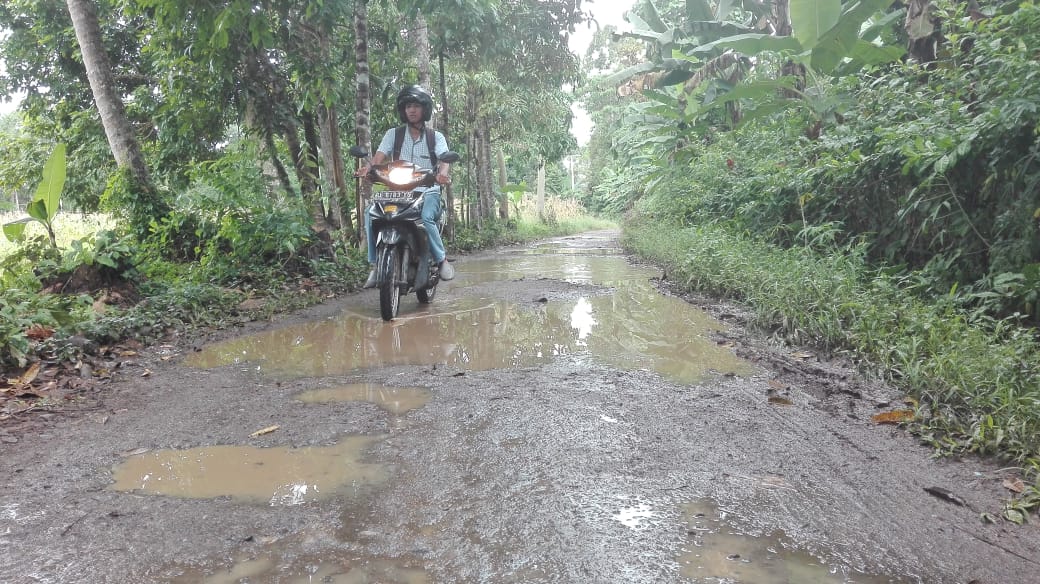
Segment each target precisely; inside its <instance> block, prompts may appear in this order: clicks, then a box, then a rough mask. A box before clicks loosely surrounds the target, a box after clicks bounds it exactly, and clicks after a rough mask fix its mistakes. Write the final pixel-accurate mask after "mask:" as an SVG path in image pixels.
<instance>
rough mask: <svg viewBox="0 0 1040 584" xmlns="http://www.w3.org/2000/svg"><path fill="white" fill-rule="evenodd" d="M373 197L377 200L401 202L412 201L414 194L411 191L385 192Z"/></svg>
mask: <svg viewBox="0 0 1040 584" xmlns="http://www.w3.org/2000/svg"><path fill="white" fill-rule="evenodd" d="M373 197H374V198H376V199H379V200H381V201H401V200H404V199H411V198H412V192H411V191H383V192H380V193H375V194H374V195H373Z"/></svg>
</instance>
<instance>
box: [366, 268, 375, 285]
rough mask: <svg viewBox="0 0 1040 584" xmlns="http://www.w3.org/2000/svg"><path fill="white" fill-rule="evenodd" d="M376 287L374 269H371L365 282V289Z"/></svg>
mask: <svg viewBox="0 0 1040 584" xmlns="http://www.w3.org/2000/svg"><path fill="white" fill-rule="evenodd" d="M375 287H376V269H375V268H374V267H373V268H372V271H371V272H369V273H368V279H367V280H365V288H375Z"/></svg>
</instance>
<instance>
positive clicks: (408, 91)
mask: <svg viewBox="0 0 1040 584" xmlns="http://www.w3.org/2000/svg"><path fill="white" fill-rule="evenodd" d="M410 103H417V104H419V105H421V106H422V108H423V121H424V122H428V121H430V118H431V117H432V116H433V96H432V95H430V92H429V91H426V90H425V89H423V88H422V87H420V86H418V85H409V86H408V87H405V88H403V89H401V91H400V92H398V94H397V117H398V118H400V119H401V122H402V123H405V124H407V123H408V117H407V116H405V115H404V106H406V105H408V104H410Z"/></svg>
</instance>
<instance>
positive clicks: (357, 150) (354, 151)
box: [350, 144, 368, 158]
mask: <svg viewBox="0 0 1040 584" xmlns="http://www.w3.org/2000/svg"><path fill="white" fill-rule="evenodd" d="M350 155H351V156H353V157H354V158H367V157H368V150H365V149H364V148H362V147H361V146H358V145H356V144H355V145H354V146H351V147H350Z"/></svg>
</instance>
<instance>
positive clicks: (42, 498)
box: [0, 233, 1040, 584]
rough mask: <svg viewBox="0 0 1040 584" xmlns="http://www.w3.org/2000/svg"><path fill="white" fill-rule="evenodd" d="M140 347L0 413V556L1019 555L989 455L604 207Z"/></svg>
mask: <svg viewBox="0 0 1040 584" xmlns="http://www.w3.org/2000/svg"><path fill="white" fill-rule="evenodd" d="M456 266H457V272H458V275H457V277H456V279H455V280H454V281H452V282H447V283H442V285H441V286H440V289H439V290H438V294H437V297H436V298H435V300H434V302H433V303H432V304H431V305H420V304H418V303H417V302H416V300H415V297H414V295H413V296H410V297H408V298H407V299H403V300H402V306H401V314H400V317H399V318H398V319H397V320H395V321H393V322H390V323H384V322H383V321H382V320H380V318H379V309H378V299H377V297H378V293H377V292H375V291H365V292H361V293H358V294H354V295H350V296H345V297H340V298H333V299H330V300H329V301H328V302H327V303H325V304H323V305H321V306H317V307H314V308H312V309H310V310H307V311H304V312H300V313H296V314H293V315H288V316H283V317H280V318H278V319H277V320H275V321H273V322H268V323H257V324H254V325H250V326H248V327H242V328H239V329H236V330H234V331H224V332H222V333H220V334H219V335H214V336H213V337H212V338H209V339H200V340H194V341H191V342H189V341H185V342H184V343H183V344H179V345H173V344H171V345H163V346H157V347H153V348H151V349H149V350H148V351H146V352H145V353H143V354H142V355H140V356H139V357H138V358H137V361H136V362H135V363H134V364H132V365H128V366H127V367H124V370H123V372H122V374H121V376H120V379H119V381H118V382H116V383H113V384H112V385H111V386H110V388H109V391H107V392H106V394H105V397H104V400H103V403H102V406H101V407H100V408H98V409H96V410H94V411H91V412H86V413H84V414H83V415H80V416H77V417H69V418H59V419H57V420H56V421H54V422H53V423H52V424H50V425H49V426H47V427H46V428H45V430H43V431H42V432H39V433H35V434H25V435H20V436H17V437H13V438H12V437H8V438H7V439H5V440H4V441H2V442H0V454H2V458H0V489H2V490H0V581H2V582H5V583H10V584H22V583H42V582H46V583H88V582H102V583H127V584H140V583H148V582H176V583H196V582H198V583H243V582H248V583H256V582H286V583H317V582H329V583H376V582H378V583H384V584H397V583H399V584H413V583H453V582H458V583H521V582H523V583H548V582H554V583H557V582H558V583H626V584H627V583H683V582H695V583H696V582H703V583H712V584H726V583H738V582H739V583H745V584H817V583H819V584H829V583H863V584H875V583H899V584H903V583H936V584H939V583H943V584H945V583H959V584H969V583H980V584H1030V583H1040V566H1038V564H1037V561H1038V560H1040V530H1038V529H1037V527H1036V526H1035V525H1026V526H1024V527H1018V526H1013V525H1010V524H1002V523H998V524H985V523H983V522H982V521H981V520H980V515H981V514H982V513H993V514H999V511H1000V505H1001V502H1002V500H1003V498H1005V497H1006V496H1007V494H1008V493H1007V492H1006V491H1005V490H1004V489H1003V488H1002V487H1001V482H1002V479H1003V478H1004V473H1005V472H1007V471H1006V470H1004V469H1000V468H998V467H997V466H994V465H991V464H988V463H986V462H983V461H978V460H960V461H951V460H945V461H940V460H934V459H933V458H932V457H931V456H930V454H931V453H930V451H929V450H928V449H926V448H924V447H922V446H920V445H919V444H918V443H917V442H916V441H915V440H914V439H913V438H911V437H909V436H907V435H906V434H905V432H904V431H903V430H901V429H899V428H897V427H894V426H885V425H879V424H877V423H875V422H874V421H873V420H872V417H873V416H874V415H875V414H877V413H879V412H883V411H887V410H892V409H898V408H900V407H902V404H901V402H900V397H901V396H900V395H899V394H898V393H895V392H893V391H891V390H889V389H887V388H885V387H884V386H881V385H877V384H874V383H871V382H868V381H866V380H863V379H861V378H859V377H857V376H856V375H854V374H853V373H852V372H850V371H848V370H846V369H843V368H842V367H841V366H840V364H836V363H833V362H828V361H825V360H823V359H821V358H819V357H818V356H816V355H813V354H812V352H811V351H808V350H805V349H797V348H790V347H786V348H785V347H778V346H773V345H771V344H770V343H769V342H768V341H767V340H765V339H761V338H758V337H756V336H755V335H754V334H751V333H748V332H747V331H745V330H743V329H741V327H740V318H739V311H738V310H737V309H735V308H727V307H725V306H721V305H704V304H703V303H702V305H701V306H700V307H698V306H696V305H695V304H693V303H690V302H687V301H684V300H682V299H680V298H677V297H674V296H671V295H668V294H667V292H664V291H662V288H663V286H662V284H661V283H660V282H659V276H660V272H659V270H656V269H654V268H652V267H648V266H640V265H636V264H632V263H630V262H629V261H627V260H626V258H625V257H624V255H623V254H622V252H621V250H620V249H619V248H618V244H617V240H616V234H614V233H591V234H585V235H582V236H579V237H571V238H564V239H559V240H554V241H548V242H544V243H543V244H541V245H532V246H527V247H525V248H524V249H512V250H500V251H496V252H494V253H488V254H483V255H476V256H465V257H461V258H459V260H458V261H457V262H456Z"/></svg>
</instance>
